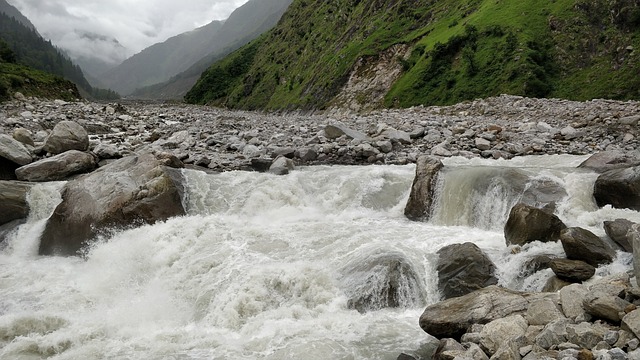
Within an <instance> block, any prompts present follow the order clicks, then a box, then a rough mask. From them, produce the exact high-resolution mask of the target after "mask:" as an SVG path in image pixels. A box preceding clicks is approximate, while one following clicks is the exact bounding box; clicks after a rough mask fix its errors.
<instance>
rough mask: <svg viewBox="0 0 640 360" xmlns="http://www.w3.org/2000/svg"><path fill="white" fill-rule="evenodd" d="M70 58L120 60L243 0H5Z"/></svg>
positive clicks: (224, 15)
mask: <svg viewBox="0 0 640 360" xmlns="http://www.w3.org/2000/svg"><path fill="white" fill-rule="evenodd" d="M8 2H9V3H10V4H12V5H13V6H15V7H16V8H18V9H19V10H20V12H22V13H23V14H24V15H25V16H26V17H27V18H29V20H31V22H32V23H33V24H34V25H35V26H36V28H37V29H38V31H39V32H40V33H41V34H42V35H43V36H44V37H45V38H47V39H49V40H51V42H52V43H53V44H54V45H56V46H58V47H60V48H62V49H64V50H66V51H67V52H68V53H69V54H70V55H71V56H72V57H73V58H77V57H88V58H100V59H102V60H104V61H106V62H109V63H114V64H115V63H119V62H121V61H122V60H124V59H125V58H127V57H129V56H131V55H133V54H135V53H138V52H140V51H141V50H142V49H144V48H146V47H148V46H150V45H153V44H155V43H158V42H162V41H164V40H166V39H167V38H169V37H171V36H174V35H177V34H180V33H183V32H186V31H189V30H193V29H194V28H196V27H199V26H202V25H205V24H208V23H209V22H211V21H213V20H222V19H226V18H227V17H229V14H231V12H233V10H234V9H236V8H237V7H239V6H241V5H242V4H244V3H245V2H247V0H182V1H180V0H8Z"/></svg>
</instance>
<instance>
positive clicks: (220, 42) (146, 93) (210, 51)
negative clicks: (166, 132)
mask: <svg viewBox="0 0 640 360" xmlns="http://www.w3.org/2000/svg"><path fill="white" fill-rule="evenodd" d="M291 1H292V0H250V1H248V2H247V3H245V4H244V5H243V6H241V7H239V8H238V9H236V10H235V11H234V12H233V13H231V15H230V16H229V18H228V19H227V20H226V21H225V22H224V24H223V25H222V27H221V28H220V29H219V30H218V31H217V32H216V33H215V35H214V36H212V37H211V38H209V39H208V40H207V45H206V46H205V47H203V48H201V49H200V50H203V49H204V50H206V52H204V53H202V51H198V52H197V54H198V56H190V57H188V61H187V60H183V61H182V65H183V66H182V69H181V70H180V71H182V72H180V71H178V72H176V73H174V74H173V75H172V77H171V79H169V78H167V79H165V80H162V81H166V80H169V81H166V82H164V83H161V82H160V81H158V83H159V84H156V85H152V86H147V87H145V88H142V89H140V90H138V91H135V92H134V93H133V97H140V98H152V99H179V98H182V97H183V96H184V94H186V93H187V91H188V90H189V89H190V88H191V87H192V86H193V85H194V84H195V83H196V81H197V80H198V78H199V77H200V74H201V73H202V71H204V70H205V69H206V68H207V67H208V66H209V65H211V64H212V63H213V62H214V61H216V60H218V59H221V58H222V57H224V56H226V55H227V54H229V53H231V52H232V51H234V50H235V49H237V48H239V47H241V46H243V45H244V44H246V43H248V42H250V41H251V40H253V39H255V38H257V37H258V36H260V34H262V33H264V32H265V31H267V30H269V29H270V28H272V27H273V26H274V25H275V24H276V23H277V22H278V21H279V20H280V18H281V17H282V14H283V13H284V12H285V11H286V10H287V8H288V7H289V5H290V4H291ZM194 54H196V53H195V52H194ZM183 55H185V53H183ZM190 61H191V62H190ZM189 62H190V63H189ZM184 65H187V66H184ZM176 74H177V75H176ZM174 75H175V76H174ZM141 85H143V86H145V85H149V84H141Z"/></svg>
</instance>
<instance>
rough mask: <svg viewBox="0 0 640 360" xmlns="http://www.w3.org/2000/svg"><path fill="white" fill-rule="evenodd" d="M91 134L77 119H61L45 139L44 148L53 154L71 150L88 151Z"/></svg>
mask: <svg viewBox="0 0 640 360" xmlns="http://www.w3.org/2000/svg"><path fill="white" fill-rule="evenodd" d="M88 149H89V135H88V134H87V131H86V130H85V129H84V128H83V127H82V125H80V124H78V123H77V122H75V121H67V120H65V121H60V122H59V123H57V124H56V126H54V128H53V130H52V131H51V134H49V136H48V137H47V139H46V140H45V143H44V146H43V150H44V151H46V152H49V153H51V154H61V153H63V152H65V151H69V150H78V151H87V150H88Z"/></svg>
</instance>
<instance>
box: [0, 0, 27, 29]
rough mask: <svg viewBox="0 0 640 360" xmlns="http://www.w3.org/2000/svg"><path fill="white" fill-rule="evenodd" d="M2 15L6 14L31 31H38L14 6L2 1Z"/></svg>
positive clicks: (0, 3) (0, 10) (0, 4)
mask: <svg viewBox="0 0 640 360" xmlns="http://www.w3.org/2000/svg"><path fill="white" fill-rule="evenodd" d="M0 13H3V14H6V15H7V16H8V17H10V18H14V19H16V20H17V21H18V22H19V23H21V24H22V25H24V26H26V27H28V28H29V29H31V30H36V27H35V26H33V24H32V23H31V21H29V19H27V18H26V17H25V16H24V15H22V13H21V12H20V10H18V9H17V8H16V7H14V6H13V5H11V4H9V3H8V2H7V1H6V0H0Z"/></svg>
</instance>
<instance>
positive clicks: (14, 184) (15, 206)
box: [0, 181, 33, 225]
mask: <svg viewBox="0 0 640 360" xmlns="http://www.w3.org/2000/svg"><path fill="white" fill-rule="evenodd" d="M32 187H33V184H29V183H24V182H20V181H0V225H4V224H6V223H9V222H11V221H14V220H18V219H24V218H26V217H27V216H28V215H29V204H28V203H27V194H28V193H29V190H31V188H32Z"/></svg>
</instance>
